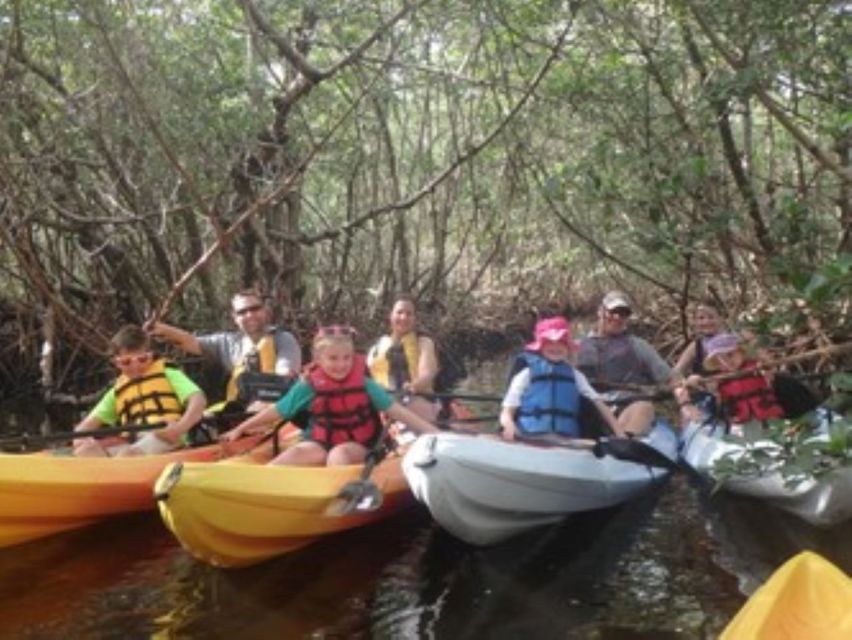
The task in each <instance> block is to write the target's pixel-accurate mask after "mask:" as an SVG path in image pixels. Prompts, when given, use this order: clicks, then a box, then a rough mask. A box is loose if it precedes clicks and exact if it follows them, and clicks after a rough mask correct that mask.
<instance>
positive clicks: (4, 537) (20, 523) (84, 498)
mask: <svg viewBox="0 0 852 640" xmlns="http://www.w3.org/2000/svg"><path fill="white" fill-rule="evenodd" d="M257 440H258V438H256V437H254V438H245V439H243V440H240V441H238V442H235V443H232V444H229V445H227V446H223V445H218V444H214V445H209V446H205V447H195V448H191V449H180V450H178V451H174V452H171V453H167V454H161V455H152V456H138V457H124V458H75V457H73V456H70V455H54V454H53V453H52V452H50V451H45V452H39V453H32V454H0V547H8V546H11V545H15V544H19V543H22V542H26V541H28V540H34V539H36V538H41V537H43V536H47V535H51V534H54V533H59V532H60V531H66V530H68V529H75V528H77V527H83V526H85V525H88V524H91V523H93V522H96V521H98V520H101V519H103V518H106V517H109V516H112V515H117V514H122V513H130V512H133V511H145V510H148V509H153V508H154V499H153V496H152V494H151V488H152V487H153V486H154V481H155V480H156V479H157V476H159V475H160V472H161V471H162V470H163V468H165V467H166V465H168V464H170V463H173V462H177V461H179V460H207V461H213V460H219V459H221V458H223V457H225V456H228V455H234V454H238V453H243V452H245V451H246V449H247V448H249V447H251V446H253V445H254V444H256V443H257Z"/></svg>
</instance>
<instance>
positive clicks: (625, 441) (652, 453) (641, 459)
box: [593, 438, 677, 471]
mask: <svg viewBox="0 0 852 640" xmlns="http://www.w3.org/2000/svg"><path fill="white" fill-rule="evenodd" d="M593 452H594V454H595V455H596V456H597V457H599V458H602V457H603V456H605V455H609V456H612V457H613V458H618V459H619V460H625V461H627V462H637V463H639V464H644V465H645V466H648V467H660V468H662V469H668V470H669V471H673V470H674V469H677V463H676V462H675V461H674V460H672V459H670V458H669V457H668V456H666V455H665V454H664V453H661V452H660V451H657V450H656V449H655V448H654V447H652V446H651V445H649V444H647V443H645V442H642V441H641V440H634V439H632V438H609V439H603V440H600V441H599V442H598V443H597V444H596V445H595V447H594V449H593Z"/></svg>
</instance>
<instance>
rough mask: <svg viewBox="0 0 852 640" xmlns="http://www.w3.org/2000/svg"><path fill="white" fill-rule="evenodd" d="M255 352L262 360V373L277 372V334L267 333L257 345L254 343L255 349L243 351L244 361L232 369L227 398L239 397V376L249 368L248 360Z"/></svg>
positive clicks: (226, 391) (226, 393) (226, 392)
mask: <svg viewBox="0 0 852 640" xmlns="http://www.w3.org/2000/svg"><path fill="white" fill-rule="evenodd" d="M245 339H248V338H245ZM255 353H256V354H257V355H258V359H259V361H260V373H275V358H276V356H277V353H276V352H275V335H274V334H272V333H267V334H266V335H265V336H263V337H262V338H261V339H260V341H259V342H258V343H257V344H256V345H254V349H249V350H247V351H246V352H245V353H243V359H242V361H240V362H239V363H237V364H236V366H234V370H233V371H231V377H230V379H229V380H228V387H227V388H226V390H225V399H226V400H236V399H237V396H238V395H239V387H238V386H237V378H239V377H240V374H242V373H243V372H245V371H248V370H249V366H248V364H247V362H246V361H247V360H248V358H249V356H252V355H254V354H255Z"/></svg>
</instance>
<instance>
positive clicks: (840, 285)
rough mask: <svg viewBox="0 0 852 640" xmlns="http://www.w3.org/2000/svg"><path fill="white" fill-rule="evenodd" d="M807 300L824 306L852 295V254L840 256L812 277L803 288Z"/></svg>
mask: <svg viewBox="0 0 852 640" xmlns="http://www.w3.org/2000/svg"><path fill="white" fill-rule="evenodd" d="M803 293H804V295H805V298H806V299H807V300H808V301H809V302H810V303H811V304H814V305H817V306H823V305H825V304H828V303H830V302H834V301H836V300H838V299H839V298H840V299H842V298H843V297H844V296H845V297H846V299H848V298H849V295H850V294H852V254H849V253H843V254H840V255H839V256H838V257H837V258H836V259H835V260H833V261H831V262H830V263H828V264H826V265H823V266H822V267H820V268H819V269H818V270H817V271H816V272H814V273H813V275H811V277H810V279H809V280H808V282H807V283H806V284H805V286H804V288H803Z"/></svg>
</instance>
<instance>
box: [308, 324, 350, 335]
mask: <svg viewBox="0 0 852 640" xmlns="http://www.w3.org/2000/svg"><path fill="white" fill-rule="evenodd" d="M354 335H355V329H354V328H352V327H350V326H349V325H346V324H331V325H328V326H325V327H320V328H319V329H317V335H316V337H317V338H323V337H325V336H349V337H351V336H354Z"/></svg>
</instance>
